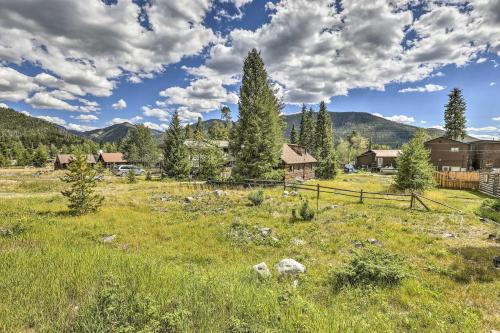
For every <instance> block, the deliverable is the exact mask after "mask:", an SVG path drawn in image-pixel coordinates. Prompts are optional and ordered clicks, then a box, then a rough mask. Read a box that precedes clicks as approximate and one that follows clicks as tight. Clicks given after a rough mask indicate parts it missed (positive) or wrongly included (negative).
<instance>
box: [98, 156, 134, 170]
mask: <svg viewBox="0 0 500 333" xmlns="http://www.w3.org/2000/svg"><path fill="white" fill-rule="evenodd" d="M97 162H99V163H102V165H103V166H104V167H105V168H107V169H111V168H113V167H114V166H116V165H124V164H127V163H128V162H127V160H126V159H125V158H123V154H122V153H100V154H99V157H98V159H97Z"/></svg>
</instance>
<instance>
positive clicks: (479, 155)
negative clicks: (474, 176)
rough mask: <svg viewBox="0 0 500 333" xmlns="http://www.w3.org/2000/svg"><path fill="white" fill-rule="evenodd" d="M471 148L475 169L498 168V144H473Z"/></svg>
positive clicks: (499, 157) (492, 142) (499, 150)
mask: <svg viewBox="0 0 500 333" xmlns="http://www.w3.org/2000/svg"><path fill="white" fill-rule="evenodd" d="M471 147H472V151H473V160H474V163H473V167H474V168H475V169H487V168H500V142H497V141H489V142H481V141H479V142H473V143H471Z"/></svg>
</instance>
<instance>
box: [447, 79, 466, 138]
mask: <svg viewBox="0 0 500 333" xmlns="http://www.w3.org/2000/svg"><path fill="white" fill-rule="evenodd" d="M448 97H449V100H448V104H446V109H445V111H444V129H445V131H446V133H445V136H446V137H447V138H450V139H453V140H460V139H464V138H465V136H466V135H467V132H466V130H465V126H466V122H467V120H466V119H465V108H466V104H465V100H464V98H463V96H462V91H461V90H460V89H458V88H454V89H453V90H452V91H451V92H450V94H449V95H448Z"/></svg>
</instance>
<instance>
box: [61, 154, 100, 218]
mask: <svg viewBox="0 0 500 333" xmlns="http://www.w3.org/2000/svg"><path fill="white" fill-rule="evenodd" d="M97 176H98V174H97V171H96V170H94V169H93V168H92V166H90V164H88V163H87V155H86V154H84V153H83V152H82V151H77V152H76V154H75V159H74V160H73V161H72V162H71V163H70V165H69V167H68V172H67V174H66V176H65V177H64V178H63V179H62V180H63V181H64V182H66V183H69V184H71V187H70V188H69V189H68V190H66V191H63V192H62V194H63V195H64V196H65V197H67V198H68V199H69V205H68V207H69V209H70V210H71V211H72V212H73V213H74V214H76V215H83V214H86V213H91V212H94V211H96V210H97V209H99V207H100V206H101V204H102V201H103V200H104V197H102V196H100V195H98V194H96V193H94V191H95V187H96V186H97V178H98V177H97Z"/></svg>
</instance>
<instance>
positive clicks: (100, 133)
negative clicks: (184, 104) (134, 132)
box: [73, 123, 162, 143]
mask: <svg viewBox="0 0 500 333" xmlns="http://www.w3.org/2000/svg"><path fill="white" fill-rule="evenodd" d="M133 128H135V125H133V124H130V123H121V124H115V125H111V126H109V127H105V128H101V129H96V130H92V131H87V132H76V131H75V132H73V133H74V134H76V135H79V136H81V137H84V138H87V139H91V140H93V141H95V142H99V143H106V142H118V141H120V140H122V139H123V138H125V137H126V136H127V135H128V133H129V131H130V130H131V129H133ZM151 132H153V135H155V136H157V137H159V136H161V134H162V132H160V131H156V130H151Z"/></svg>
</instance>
